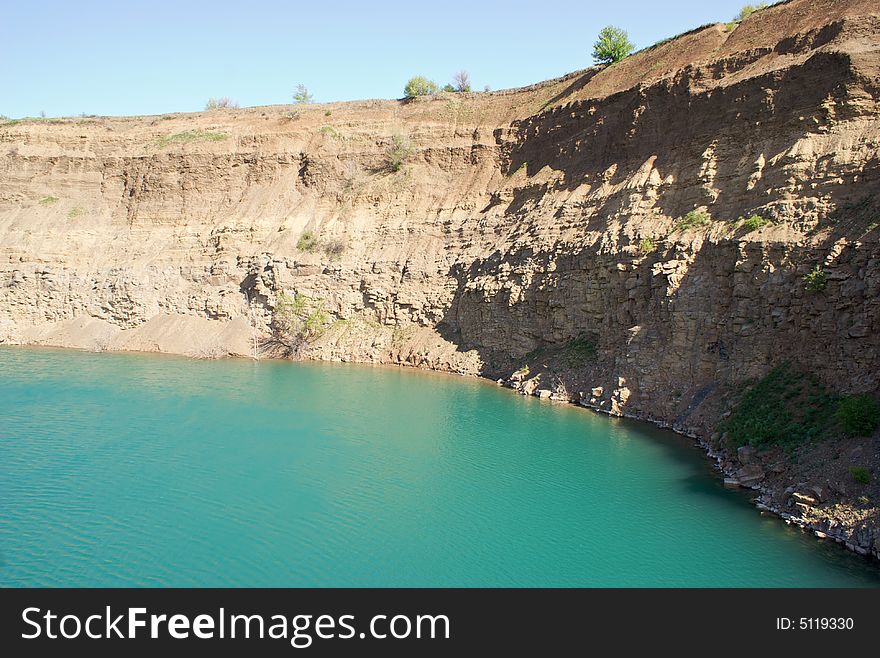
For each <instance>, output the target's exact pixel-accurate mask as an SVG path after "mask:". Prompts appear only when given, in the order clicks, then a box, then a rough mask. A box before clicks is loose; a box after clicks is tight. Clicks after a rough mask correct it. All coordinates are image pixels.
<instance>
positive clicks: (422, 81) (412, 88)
mask: <svg viewBox="0 0 880 658" xmlns="http://www.w3.org/2000/svg"><path fill="white" fill-rule="evenodd" d="M403 93H404V95H405V96H406V97H407V98H416V97H417V96H430V95H431V94H436V93H437V83H436V82H433V81H432V80H428V78H426V77H424V76H422V75H415V76H413V77H411V78H410V79H409V81H408V82H407V83H406V86H405V87H404V88H403Z"/></svg>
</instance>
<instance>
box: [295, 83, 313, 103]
mask: <svg viewBox="0 0 880 658" xmlns="http://www.w3.org/2000/svg"><path fill="white" fill-rule="evenodd" d="M314 98H315V97H314V96H312V94H311V93H310V92H309V90H308V88H307V87H306V86H305V85H303V84H299V85H297V86H296V91H294V92H293V102H294V103H298V104H300V105H308V104H309V103H311V102H312V101H313V100H314Z"/></svg>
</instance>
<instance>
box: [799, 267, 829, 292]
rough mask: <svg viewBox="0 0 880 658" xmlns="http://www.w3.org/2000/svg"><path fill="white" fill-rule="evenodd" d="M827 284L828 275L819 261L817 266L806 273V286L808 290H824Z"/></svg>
mask: <svg viewBox="0 0 880 658" xmlns="http://www.w3.org/2000/svg"><path fill="white" fill-rule="evenodd" d="M827 285H828V275H827V274H826V273H825V270H823V269H822V266H821V265H819V264H818V263H817V264H816V267H814V268H813V269H812V270H810V271H809V272H807V273H806V274H805V275H804V288H805V289H806V291H807V292H811V293H817V292H822V291H823V290H825V287H826V286H827Z"/></svg>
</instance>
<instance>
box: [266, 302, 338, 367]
mask: <svg viewBox="0 0 880 658" xmlns="http://www.w3.org/2000/svg"><path fill="white" fill-rule="evenodd" d="M329 322H330V316H329V315H328V314H327V313H326V311H324V303H323V302H322V301H320V300H314V299H311V298H310V297H307V296H306V295H300V294H297V295H294V296H293V297H291V296H290V295H288V294H287V293H285V292H280V293H278V297H277V299H276V301H275V308H274V311H273V314H272V329H273V332H274V334H275V337H276V339H277V340H279V341H281V343H282V344H285V345H287V347H288V348H289V350H290V351H291V352H294V353H295V352H296V351H297V350H299V349H300V348H301V347H302V346H303V345H304V344H305V343H307V342H308V341H310V340H312V339H314V338H317V337H318V336H320V335H321V334H323V333H324V330H325V329H326V327H327V324H328V323H329Z"/></svg>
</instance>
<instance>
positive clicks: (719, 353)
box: [0, 0, 880, 556]
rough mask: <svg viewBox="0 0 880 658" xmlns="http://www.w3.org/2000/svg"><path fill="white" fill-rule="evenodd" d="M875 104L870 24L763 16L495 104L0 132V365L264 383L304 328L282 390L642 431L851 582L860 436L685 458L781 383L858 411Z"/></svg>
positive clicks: (207, 116) (871, 311) (90, 120)
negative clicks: (758, 506)
mask: <svg viewBox="0 0 880 658" xmlns="http://www.w3.org/2000/svg"><path fill="white" fill-rule="evenodd" d="M878 96H880V14H878V6H877V3H876V2H875V1H868V0H837V1H831V0H820V1H816V0H813V1H805V0H792V1H791V2H788V3H784V4H781V5H776V6H774V7H771V8H769V9H767V10H764V11H761V12H758V13H757V14H754V15H753V16H752V17H750V18H749V19H747V20H746V21H744V22H743V23H741V24H740V25H738V26H736V27H735V28H728V26H725V25H711V26H706V27H703V28H699V29H696V30H693V31H691V32H689V33H686V34H684V35H681V36H680V37H677V38H676V39H674V40H670V41H668V42H666V43H661V44H658V45H656V46H653V47H651V48H648V49H645V50H643V51H641V52H639V53H637V54H635V55H633V56H631V57H630V58H627V59H626V60H624V61H623V62H621V63H619V64H616V65H613V66H611V67H607V68H592V69H587V70H585V71H578V72H576V73H572V74H569V75H567V76H564V77H562V78H559V79H557V80H551V81H548V82H544V83H540V84H536V85H533V86H530V87H527V88H524V89H514V90H507V91H501V92H494V93H479V94H439V95H437V96H435V97H431V98H421V99H416V100H414V101H411V102H403V101H378V100H377V101H358V102H351V103H334V104H325V105H308V106H298V107H292V106H273V107H261V108H249V109H242V110H218V111H213V112H204V113H196V114H169V115H164V116H153V117H126V118H110V117H78V118H66V119H45V120H22V121H9V122H2V123H0V342H5V343H9V344H41V345H58V346H67V347H79V348H85V349H96V350H105V349H120V350H153V351H165V352H176V353H182V354H190V355H193V356H201V357H216V356H222V355H226V354H232V355H251V354H252V353H253V350H254V345H255V343H256V345H257V346H258V352H261V353H264V354H277V353H278V352H277V348H278V346H277V343H276V342H274V341H273V340H271V334H272V322H273V316H274V312H275V307H276V304H277V302H278V295H279V293H281V292H282V291H286V292H287V293H288V294H290V295H297V294H298V295H300V296H302V298H308V299H309V300H311V301H310V303H312V304H314V305H315V306H317V305H321V306H322V307H323V309H324V310H325V311H326V312H327V313H328V318H327V322H326V323H325V324H326V326H325V328H324V331H323V333H322V334H321V335H320V336H319V337H318V338H316V339H314V340H312V341H310V342H309V343H308V344H307V345H305V346H303V351H302V354H303V355H304V356H306V357H308V358H319V359H335V360H353V361H372V362H383V363H398V364H402V365H410V366H416V367H423V368H434V369H439V370H447V371H452V372H460V373H464V374H478V375H483V376H488V377H492V378H493V379H501V380H502V381H503V382H506V383H508V384H509V385H511V386H513V387H515V388H517V389H519V390H521V392H527V393H533V394H540V395H542V396H545V397H552V398H555V399H561V400H569V401H574V402H578V403H581V404H584V405H585V406H589V407H593V408H596V409H597V410H600V411H607V412H609V413H615V414H626V415H632V416H636V417H640V418H645V419H649V420H653V421H655V422H659V423H661V424H666V425H668V426H672V427H674V428H675V429H677V430H678V431H682V432H685V433H688V434H691V435H693V436H697V437H702V439H703V440H705V441H706V442H707V445H708V446H709V449H710V451H712V452H713V454H716V453H717V454H719V455H720V459H721V461H722V465H723V467H724V468H725V470H726V471H728V472H729V473H730V474H734V473H738V474H739V475H738V476H737V477H739V479H740V480H741V481H742V482H743V483H747V484H749V485H750V486H754V487H756V488H759V489H760V490H761V499H762V501H763V504H765V505H767V506H769V507H771V508H773V509H775V510H777V511H779V512H782V513H785V514H786V515H790V516H791V517H792V519H793V520H794V522H798V523H804V524H807V525H811V526H812V527H814V528H816V529H818V530H821V531H822V532H823V533H826V534H829V535H831V536H833V537H835V538H837V539H839V540H840V541H843V542H844V543H847V544H849V545H850V547H851V548H852V549H853V550H858V551H860V552H864V553H873V554H874V555H875V556H878V555H880V508H878V507H877V501H878V500H880V486H878V480H880V438H878V436H877V435H876V434H875V435H874V436H873V437H869V438H862V439H852V438H847V439H844V438H840V439H837V440H835V439H832V440H830V441H828V442H825V443H823V444H821V445H819V446H813V447H811V448H805V449H803V450H802V451H801V454H800V455H799V456H798V459H797V462H796V463H795V462H793V461H792V460H791V459H787V458H783V457H780V456H779V455H777V454H774V453H772V451H771V452H770V453H766V454H758V455H751V454H739V455H737V454H733V453H732V452H731V451H729V450H725V447H724V442H723V440H722V437H721V436H720V433H719V432H717V431H716V428H717V426H718V422H719V419H721V418H723V417H724V416H725V415H726V414H727V413H728V412H729V411H730V410H731V409H732V408H734V405H735V400H736V396H735V392H737V391H739V390H741V388H742V387H743V384H744V382H747V381H749V380H751V379H754V378H757V377H761V376H763V375H765V374H766V373H767V372H768V371H769V370H770V369H771V368H772V367H773V366H775V365H777V364H780V363H783V362H791V363H794V364H796V365H797V366H798V367H799V368H801V369H803V370H805V371H807V372H810V373H813V374H815V375H817V376H818V377H819V378H820V379H821V380H822V382H823V383H824V384H825V385H826V386H828V387H830V388H831V389H833V390H835V391H837V392H839V393H851V392H869V393H874V394H877V393H878V389H880V363H878V361H880V360H878V348H880V301H878V299H880V296H878V293H880V248H878V238H880V230H878V221H880V197H878V191H880V99H878ZM395 136H401V137H403V138H404V139H405V140H406V141H407V142H408V143H409V145H410V153H409V156H408V158H407V159H406V163H405V165H404V166H403V167H402V168H401V170H400V171H391V170H390V168H389V167H388V166H387V155H386V151H387V149H388V147H389V145H390V144H391V143H392V140H393V138H394V137H395ZM695 209H696V210H700V211H704V212H706V213H708V214H709V215H710V216H711V218H712V221H711V222H710V224H709V225H707V226H702V227H693V228H689V229H688V228H682V227H680V226H679V225H678V219H679V218H681V217H682V216H684V215H686V214H687V213H688V212H689V211H692V210H695ZM753 214H759V215H761V216H762V217H764V218H766V219H769V220H771V222H770V223H769V224H768V225H767V226H764V227H761V228H759V229H757V230H754V231H751V232H748V231H747V230H746V228H745V227H743V226H742V223H741V222H739V221H738V218H741V217H748V216H750V215H753ZM307 234H308V235H311V236H314V240H313V243H314V245H313V246H311V247H310V246H309V245H308V244H307V242H308V241H306V240H303V237H304V236H307ZM306 247H308V248H306ZM816 266H818V267H819V268H820V269H821V270H823V271H824V272H825V274H826V277H827V285H826V287H825V288H824V289H823V290H821V291H819V292H814V293H811V292H809V291H808V290H807V289H806V286H805V282H804V278H803V277H804V276H805V275H806V274H807V273H808V272H809V271H811V270H813V269H814V268H815V267H816ZM273 350H274V351H273ZM525 366H528V370H527V372H526V369H525ZM852 466H865V467H868V468H869V469H871V471H872V475H873V478H872V482H871V484H868V485H860V484H857V483H855V482H853V481H852V479H851V478H850V476H849V468H850V467H852ZM744 469H745V470H744ZM817 488H818V489H819V490H821V495H819V494H817V493H816V491H815V490H816V489H817ZM811 491H812V493H810V492H811ZM794 494H797V496H795V495H794ZM807 499H810V500H811V501H812V502H810V500H807ZM832 524H833V525H832Z"/></svg>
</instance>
